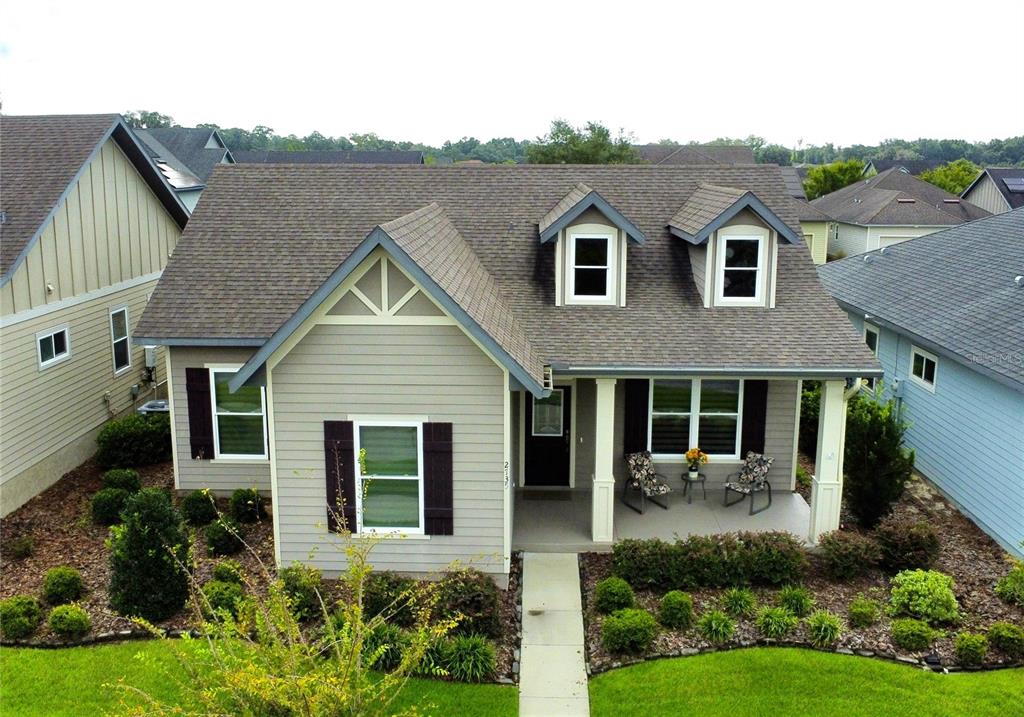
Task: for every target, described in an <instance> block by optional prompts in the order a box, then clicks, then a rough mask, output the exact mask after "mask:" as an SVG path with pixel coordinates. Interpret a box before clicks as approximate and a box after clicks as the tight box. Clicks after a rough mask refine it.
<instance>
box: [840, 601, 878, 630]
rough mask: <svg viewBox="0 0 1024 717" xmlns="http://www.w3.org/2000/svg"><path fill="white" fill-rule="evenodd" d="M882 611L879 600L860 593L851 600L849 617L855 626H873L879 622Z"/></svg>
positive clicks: (848, 610) (848, 611)
mask: <svg viewBox="0 0 1024 717" xmlns="http://www.w3.org/2000/svg"><path fill="white" fill-rule="evenodd" d="M880 613H881V607H880V606H879V604H878V601H877V600H872V599H871V598H868V597H865V596H864V595H858V596H857V597H855V598H854V599H853V600H851V601H850V607H849V608H848V609H847V617H848V618H849V619H850V625H852V626H853V627H871V626H872V625H874V624H875V623H876V622H878V618H879V616H880Z"/></svg>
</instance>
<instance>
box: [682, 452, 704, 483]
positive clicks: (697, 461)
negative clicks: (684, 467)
mask: <svg viewBox="0 0 1024 717" xmlns="http://www.w3.org/2000/svg"><path fill="white" fill-rule="evenodd" d="M686 462H687V464H689V466H690V477H691V478H693V479H697V478H698V477H699V476H700V467H701V466H702V465H704V464H705V463H707V462H708V454H707V453H705V452H704V451H702V450H701V449H700V448H696V447H695V448H691V449H690V450H688V451H687V452H686Z"/></svg>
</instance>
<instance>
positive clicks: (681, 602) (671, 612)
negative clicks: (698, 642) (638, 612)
mask: <svg viewBox="0 0 1024 717" xmlns="http://www.w3.org/2000/svg"><path fill="white" fill-rule="evenodd" d="M658 620H659V621H660V622H661V624H662V625H664V626H665V627H667V628H669V629H672V630H687V629H689V627H690V625H692V624H693V598H692V597H691V596H690V595H689V594H688V593H684V592H682V591H681V590H671V591H669V592H667V593H665V596H664V597H663V598H661V605H660V606H659V609H658Z"/></svg>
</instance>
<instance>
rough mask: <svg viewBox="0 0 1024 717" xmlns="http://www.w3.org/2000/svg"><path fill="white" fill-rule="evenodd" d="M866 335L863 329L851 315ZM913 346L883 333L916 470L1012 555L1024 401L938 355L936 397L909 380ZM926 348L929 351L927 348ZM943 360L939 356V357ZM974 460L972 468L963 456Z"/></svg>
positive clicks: (1023, 523)
mask: <svg viewBox="0 0 1024 717" xmlns="http://www.w3.org/2000/svg"><path fill="white" fill-rule="evenodd" d="M850 320H851V321H852V322H853V324H854V325H855V326H856V327H857V328H858V329H860V330H863V321H862V320H861V318H860V317H858V316H856V315H853V314H851V316H850ZM911 345H912V342H911V340H910V339H909V338H907V337H906V336H904V335H902V334H899V333H897V332H895V331H892V330H890V329H887V328H880V329H879V348H878V359H879V361H880V362H881V364H882V367H883V369H884V370H885V384H886V386H888V388H889V389H892V388H893V387H894V385H895V384H896V382H897V381H898V383H899V388H900V391H899V394H900V396H901V398H900V399H899V402H900V408H901V411H902V415H903V418H904V419H905V420H906V421H907V423H908V424H909V427H908V429H907V433H906V442H907V445H908V446H909V447H911V448H913V449H914V451H915V452H916V467H917V470H918V471H920V473H921V474H922V475H924V476H925V477H927V478H928V479H930V480H931V481H933V482H934V483H935V485H936V486H938V488H939V489H940V490H941V491H942V492H943V493H945V494H946V495H947V496H949V497H950V498H951V499H952V500H953V501H954V502H955V503H956V504H957V505H958V506H959V507H960V508H961V510H963V512H964V513H965V514H966V515H967V516H968V517H970V518H971V519H972V520H973V521H974V522H975V523H977V524H978V525H979V526H980V527H981V528H982V529H983V530H984V531H985V532H987V533H988V534H989V535H991V536H992V537H993V538H995V539H996V540H998V541H999V542H1000V543H1001V544H1002V545H1003V546H1004V547H1005V548H1007V549H1009V550H1011V551H1015V552H1016V553H1017V554H1018V555H1020V554H1021V548H1020V542H1021V541H1022V540H1024V394H1022V393H1020V392H1017V391H1013V390H1011V389H1008V388H1006V387H1005V386H1003V385H1001V384H999V383H997V382H996V381H993V380H992V379H990V378H988V377H986V376H983V375H982V374H980V373H978V372H976V371H972V370H971V369H970V368H968V367H967V366H965V365H964V364H962V363H959V362H957V361H955V360H953V359H952V358H950V357H948V356H944V355H942V354H941V353H940V354H938V359H939V360H938V366H937V368H936V381H935V392H934V393H932V392H931V391H928V390H927V389H925V388H923V387H922V386H920V385H919V384H917V383H915V382H914V381H911V380H910V379H909V370H910V351H911ZM922 348H925V347H922ZM932 353H937V352H932ZM964 455H969V456H971V460H963V459H961V458H960V456H964Z"/></svg>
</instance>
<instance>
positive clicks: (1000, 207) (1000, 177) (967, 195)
mask: <svg viewBox="0 0 1024 717" xmlns="http://www.w3.org/2000/svg"><path fill="white" fill-rule="evenodd" d="M960 196H961V197H963V198H964V199H965V200H967V201H968V202H971V203H972V204H977V205H978V206H979V207H981V208H982V209H985V210H986V211H989V212H992V213H993V214H1002V213H1003V212H1008V211H1010V210H1011V209H1019V208H1021V207H1024V167H985V169H984V170H982V172H981V174H979V175H978V178H977V179H975V180H974V181H973V182H971V186H969V187H968V188H967V189H965V190H964V191H963V193H961V194H960Z"/></svg>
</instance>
